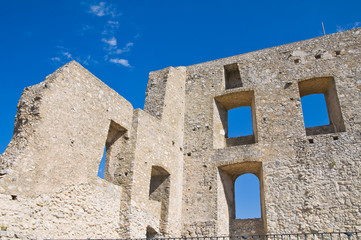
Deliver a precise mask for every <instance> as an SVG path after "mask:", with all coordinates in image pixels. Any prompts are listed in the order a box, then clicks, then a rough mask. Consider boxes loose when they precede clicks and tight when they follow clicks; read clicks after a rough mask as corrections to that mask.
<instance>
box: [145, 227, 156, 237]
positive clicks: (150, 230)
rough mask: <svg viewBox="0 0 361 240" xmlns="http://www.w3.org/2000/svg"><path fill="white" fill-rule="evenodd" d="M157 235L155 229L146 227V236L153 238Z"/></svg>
mask: <svg viewBox="0 0 361 240" xmlns="http://www.w3.org/2000/svg"><path fill="white" fill-rule="evenodd" d="M156 236H157V231H155V230H154V229H153V228H152V227H149V226H148V227H147V233H146V238H147V239H150V238H155V237H156Z"/></svg>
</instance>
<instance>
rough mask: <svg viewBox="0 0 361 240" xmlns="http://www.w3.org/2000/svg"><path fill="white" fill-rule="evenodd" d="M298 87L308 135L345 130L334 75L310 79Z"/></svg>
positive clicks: (300, 83)
mask: <svg viewBox="0 0 361 240" xmlns="http://www.w3.org/2000/svg"><path fill="white" fill-rule="evenodd" d="M298 87H299V92H300V96H301V104H302V111H303V119H304V123H305V128H306V135H307V136H311V135H318V134H327V133H335V132H344V131H345V125H344V122H343V118H342V112H341V107H340V103H339V100H338V96H337V91H336V85H335V80H334V78H333V77H320V78H314V79H308V80H305V81H301V82H299V83H298Z"/></svg>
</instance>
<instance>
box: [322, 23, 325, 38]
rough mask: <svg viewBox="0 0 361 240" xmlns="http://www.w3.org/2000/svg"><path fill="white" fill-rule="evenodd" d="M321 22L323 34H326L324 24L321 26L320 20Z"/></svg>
mask: <svg viewBox="0 0 361 240" xmlns="http://www.w3.org/2000/svg"><path fill="white" fill-rule="evenodd" d="M321 24H322V30H323V35H324V36H326V32H325V26H323V22H321Z"/></svg>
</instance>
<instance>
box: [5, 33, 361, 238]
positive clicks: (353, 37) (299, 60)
mask: <svg viewBox="0 0 361 240" xmlns="http://www.w3.org/2000/svg"><path fill="white" fill-rule="evenodd" d="M360 42H361V29H355V30H352V31H347V32H343V33H338V34H332V35H327V36H324V37H320V38H316V39H311V40H307V41H302V42H298V43H292V44H288V45H284V46H279V47H275V48H270V49H265V50H261V51H257V52H252V53H248V54H243V55H238V56H234V57H229V58H225V59H219V60H215V61H211V62H206V63H201V64H197V65H193V66H189V67H177V68H173V67H169V68H166V69H163V70H160V71H156V72H152V73H151V74H150V77H149V83H148V88H147V97H146V101H145V107H144V111H143V110H140V109H137V110H134V111H133V108H132V106H131V104H130V103H129V102H127V101H126V100H125V99H124V98H122V97H121V96H119V95H118V94H117V93H115V92H114V91H113V90H111V89H110V88H109V87H107V86H106V85H105V84H104V83H102V82H101V81H100V80H99V79H97V78H95V77H94V76H93V75H92V74H91V73H89V72H88V71H87V70H85V69H84V68H82V67H81V66H80V65H79V64H77V63H76V62H71V63H69V64H67V65H65V66H64V67H62V68H60V69H59V70H57V71H56V72H55V73H54V74H52V75H50V76H49V77H47V78H46V80H45V81H44V82H42V83H40V84H38V85H35V86H32V87H29V88H27V89H25V91H24V93H23V95H22V98H21V99H20V101H19V105H18V114H17V116H16V121H15V128H14V137H13V139H12V141H11V143H10V144H9V147H8V148H7V150H6V151H5V153H4V154H2V155H0V206H1V213H0V225H1V226H2V227H3V228H7V231H6V238H8V239H12V238H16V237H20V238H24V239H26V238H33V237H38V238H119V237H120V238H144V237H180V236H183V237H197V236H228V235H243V234H247V235H248V234H263V233H292V232H293V233H294V232H296V233H297V232H298V233H299V232H326V231H361V215H360V212H361V202H360V201H359V199H360V196H361V176H360V174H361V169H360V143H361V121H360V119H361V116H360V112H361V111H360V110H361V109H360V108H361V105H360V104H359V103H360V91H361V47H360ZM227 79H228V80H227ZM312 93H321V94H324V95H325V98H326V104H327V107H328V110H329V118H330V124H329V125H325V126H321V127H312V128H307V129H306V128H305V126H304V121H303V113H302V107H301V100H300V98H301V97H302V96H305V95H308V94H312ZM242 106H248V107H251V112H252V113H251V115H252V123H253V129H252V131H253V134H252V135H249V136H243V137H233V138H229V137H228V111H229V110H231V109H233V108H236V107H242ZM104 147H105V148H106V169H105V180H101V179H99V178H98V177H97V176H96V175H97V171H98V166H99V162H100V160H101V157H102V154H103V151H104ZM246 173H252V174H254V175H256V176H257V177H258V179H259V183H260V186H259V188H260V192H261V199H260V202H261V211H262V217H261V218H256V219H235V198H234V192H235V189H234V181H235V179H236V178H237V177H238V176H240V175H242V174H246ZM243 194H247V193H243ZM3 232H4V231H2V232H1V234H3Z"/></svg>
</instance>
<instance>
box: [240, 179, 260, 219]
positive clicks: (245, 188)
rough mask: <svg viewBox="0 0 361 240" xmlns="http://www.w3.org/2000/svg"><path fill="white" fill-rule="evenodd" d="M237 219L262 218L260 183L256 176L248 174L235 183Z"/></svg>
mask: <svg viewBox="0 0 361 240" xmlns="http://www.w3.org/2000/svg"><path fill="white" fill-rule="evenodd" d="M234 197H235V210H236V214H235V218H236V219H249V218H261V195H260V183H259V179H258V177H257V176H256V175H254V174H252V173H246V174H243V175H241V176H239V177H238V178H237V179H236V181H235V183H234Z"/></svg>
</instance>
